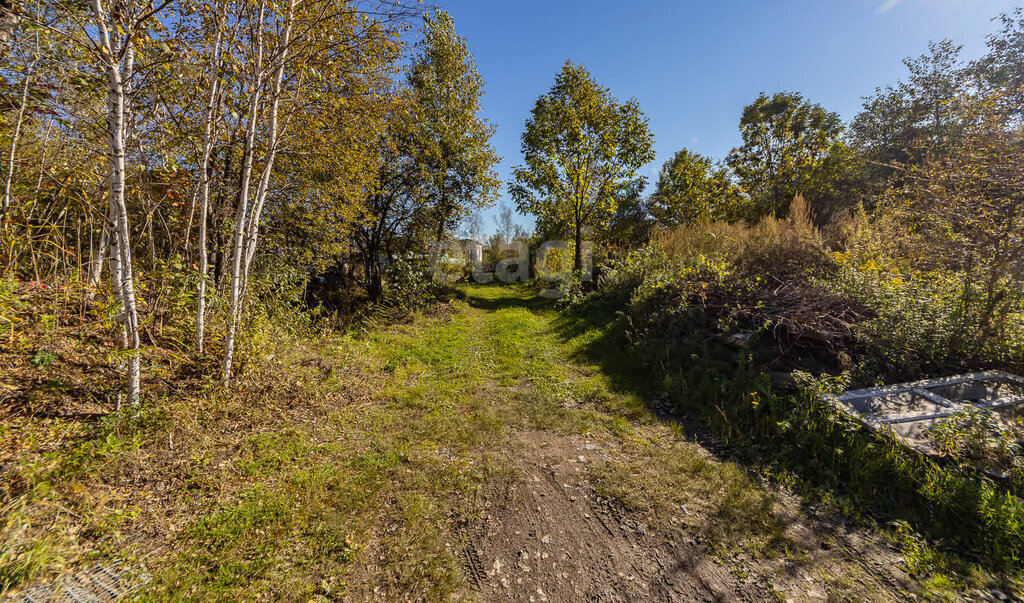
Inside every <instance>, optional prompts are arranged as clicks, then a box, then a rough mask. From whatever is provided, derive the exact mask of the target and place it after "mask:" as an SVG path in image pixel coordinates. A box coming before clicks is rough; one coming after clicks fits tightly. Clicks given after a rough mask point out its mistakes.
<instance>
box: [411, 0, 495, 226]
mask: <svg viewBox="0 0 1024 603" xmlns="http://www.w3.org/2000/svg"><path fill="white" fill-rule="evenodd" d="M418 48H419V54H418V55H417V57H416V58H415V60H414V61H413V64H412V66H411V67H410V69H409V85H410V86H411V88H412V91H413V98H414V102H415V103H416V105H417V108H418V111H419V117H420V119H421V126H420V131H419V133H418V140H417V146H418V149H417V160H418V163H419V165H420V166H421V168H422V170H423V171H424V174H423V179H424V181H425V184H426V193H427V195H428V198H429V199H430V200H431V205H432V209H433V211H432V212H431V213H432V216H433V219H434V221H435V222H436V227H435V228H436V240H441V239H443V238H444V235H445V233H446V232H448V231H449V230H450V229H452V228H454V227H455V226H457V225H458V224H459V222H460V221H461V220H462V219H463V218H465V217H466V216H467V215H468V214H470V213H471V212H472V211H473V210H474V209H477V208H482V207H486V206H487V205H488V204H490V203H491V202H492V201H493V200H494V197H495V196H496V194H497V192H498V189H499V188H500V181H499V180H498V177H497V174H496V173H495V171H494V166H495V164H497V163H498V160H499V158H498V156H497V154H496V153H495V152H494V148H493V147H492V146H491V142H490V140H491V136H492V135H493V134H494V127H493V126H492V125H491V124H490V123H488V122H487V120H485V119H483V118H482V117H480V110H481V105H480V99H481V97H482V96H483V86H484V82H483V78H481V77H480V73H479V72H478V71H477V66H476V62H475V61H474V60H473V55H472V54H470V52H469V50H468V49H467V47H466V41H465V40H464V39H463V38H461V37H460V36H459V35H458V34H457V33H456V32H455V22H454V20H453V19H452V17H451V15H449V14H448V13H446V12H444V11H437V13H435V14H434V16H432V17H431V16H427V17H426V18H425V19H424V38H423V40H422V41H421V42H420V43H419V44H418Z"/></svg>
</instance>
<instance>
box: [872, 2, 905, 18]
mask: <svg viewBox="0 0 1024 603" xmlns="http://www.w3.org/2000/svg"><path fill="white" fill-rule="evenodd" d="M902 1H903V0H885V2H883V3H882V4H881V5H880V6H879V7H878V8H876V9H875V14H876V15H882V14H885V13H887V12H889V11H891V10H892V9H894V8H896V7H897V6H899V4H900V2H902Z"/></svg>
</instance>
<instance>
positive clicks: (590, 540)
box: [464, 432, 771, 602]
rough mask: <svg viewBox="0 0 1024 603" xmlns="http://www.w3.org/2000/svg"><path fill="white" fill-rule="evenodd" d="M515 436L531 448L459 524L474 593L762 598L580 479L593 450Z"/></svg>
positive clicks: (545, 436) (546, 437)
mask: <svg viewBox="0 0 1024 603" xmlns="http://www.w3.org/2000/svg"><path fill="white" fill-rule="evenodd" d="M519 438H520V439H522V440H523V445H524V447H527V448H534V449H535V450H531V454H529V455H522V457H521V458H520V460H518V461H517V466H516V469H517V470H518V472H519V478H518V480H516V481H514V482H509V483H505V484H502V485H499V486H497V487H492V488H490V489H489V490H488V491H487V493H486V495H485V496H486V502H485V510H484V513H483V515H482V517H481V518H480V519H479V520H478V521H477V522H476V523H475V525H472V526H467V527H466V531H465V535H466V550H465V553H464V556H465V558H466V560H467V561H466V563H467V577H468V578H469V580H470V582H471V583H472V584H474V585H475V586H476V587H477V588H476V589H477V590H478V592H479V593H480V596H481V597H482V598H483V599H484V600H487V601H500V600H513V601H535V602H541V601H600V602H618V601H764V600H770V599H771V597H770V594H769V593H768V592H766V591H764V590H763V589H762V588H760V587H759V586H757V585H752V584H745V583H743V582H741V581H740V580H739V579H737V578H736V577H735V576H733V575H732V574H730V573H729V571H728V570H727V569H725V568H724V567H722V566H721V565H718V564H717V563H715V562H714V561H712V560H710V559H709V558H707V557H706V556H705V555H704V554H703V553H702V552H701V551H700V550H699V549H698V548H697V547H696V546H694V545H693V544H690V543H686V542H681V541H679V540H666V538H665V537H664V536H658V535H657V534H655V533H654V532H652V531H650V530H648V529H647V527H646V526H645V525H643V524H642V523H640V522H636V521H633V520H631V519H630V518H629V517H628V516H626V515H624V514H622V513H619V512H617V509H616V508H615V507H614V506H612V505H610V504H609V503H607V502H605V501H603V500H601V499H600V497H599V496H598V495H597V493H596V492H595V491H594V490H593V489H592V488H591V487H590V486H589V484H587V482H586V480H585V473H586V472H585V467H586V464H587V463H588V462H593V461H594V460H595V456H596V455H594V454H593V453H591V454H590V457H589V458H588V456H587V455H584V454H580V452H581V451H580V450H578V449H577V447H576V445H575V444H574V443H573V442H572V441H570V440H569V439H568V438H565V437H563V436H559V435H557V434H554V433H550V432H524V433H521V434H519ZM526 458H529V459H530V460H526ZM481 568H482V572H483V573H482V575H481Z"/></svg>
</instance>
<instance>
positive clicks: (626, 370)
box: [0, 286, 791, 601]
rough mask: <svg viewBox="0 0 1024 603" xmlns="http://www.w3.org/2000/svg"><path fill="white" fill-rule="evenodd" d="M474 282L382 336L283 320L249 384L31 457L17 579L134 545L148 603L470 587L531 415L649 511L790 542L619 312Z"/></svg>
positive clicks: (423, 595) (127, 551)
mask: <svg viewBox="0 0 1024 603" xmlns="http://www.w3.org/2000/svg"><path fill="white" fill-rule="evenodd" d="M460 297H461V299H460V300H459V301H456V302H454V303H453V308H452V311H451V312H448V313H442V314H441V315H437V314H431V313H426V314H415V315H413V316H411V317H410V318H409V319H408V320H403V321H402V322H401V323H400V324H393V325H378V326H377V327H376V328H373V329H368V330H366V331H362V332H355V331H354V332H350V333H347V334H328V335H326V336H323V337H320V338H317V339H305V340H296V339H295V338H294V337H277V338H275V337H271V336H267V337H266V338H265V339H263V340H261V342H260V349H259V351H258V352H252V353H250V355H249V357H248V358H247V359H246V366H247V368H246V373H245V374H244V375H243V378H242V380H241V381H240V384H239V386H238V388H237V389H236V390H234V391H232V392H225V391H223V390H220V389H219V388H217V387H215V386H212V385H210V386H208V387H205V388H204V387H200V388H198V389H197V391H195V392H193V393H192V395H190V396H184V395H182V396H178V397H169V398H166V399H164V400H162V401H161V402H160V403H158V404H155V405H152V406H150V407H147V408H146V409H144V410H143V411H142V412H141V413H133V412H128V411H125V412H122V413H118V414H115V415H112V416H110V417H108V418H106V419H105V420H104V421H102V422H101V423H99V424H97V425H94V426H92V427H90V428H88V429H87V430H86V431H85V433H84V437H81V438H79V439H76V440H70V441H67V442H65V443H64V445H62V446H61V447H60V448H59V449H57V450H53V451H49V452H46V453H44V454H41V455H36V456H34V457H33V456H31V455H29V454H25V455H24V456H23V457H22V458H21V459H20V460H19V463H20V464H19V470H18V479H20V480H22V481H23V486H22V487H21V488H20V489H19V494H18V496H17V500H18V501H20V504H21V505H22V507H21V508H22V510H21V511H19V513H20V515H18V517H20V519H19V520H18V521H20V523H18V522H14V523H11V525H10V526H8V527H7V528H5V531H4V532H3V534H2V537H3V539H4V541H5V542H14V541H15V540H16V539H17V540H18V542H20V543H21V544H20V545H19V547H20V548H17V549H13V548H12V549H7V550H16V551H18V553H17V556H12V555H10V554H8V555H7V556H0V580H5V581H6V582H7V583H8V584H9V585H11V586H15V585H17V584H24V583H26V582H29V581H31V580H34V579H38V578H42V577H46V576H47V575H52V574H53V573H54V572H55V571H57V570H59V569H60V568H61V567H62V566H64V565H67V566H70V567H75V566H79V565H82V564H84V563H86V562H88V560H89V559H93V558H96V557H111V556H117V557H122V558H123V557H127V558H128V559H129V560H145V562H146V564H147V566H148V568H149V570H150V571H151V573H152V574H153V575H154V580H153V582H152V583H151V584H150V585H149V587H148V589H147V591H146V592H145V593H144V594H143V595H142V598H143V599H145V600H154V601H162V600H182V599H191V600H251V599H289V600H298V599H301V600H310V599H313V600H315V599H332V598H352V599H364V598H367V597H370V596H374V593H375V592H376V593H377V595H376V596H384V597H385V598H387V599H390V600H405V599H420V600H445V599H449V598H452V597H464V596H466V595H467V594H468V589H467V585H466V579H465V577H464V576H463V573H462V569H461V564H462V561H461V557H460V552H459V551H460V549H461V546H462V542H461V540H460V538H461V537H460V536H459V530H458V526H461V525H465V524H466V523H467V522H471V521H473V520H474V519H475V518H476V517H478V516H479V515H480V514H481V512H482V508H481V504H482V497H481V493H482V492H483V491H484V490H485V488H486V487H487V485H488V484H489V483H491V482H496V481H501V480H508V479H515V466H516V459H517V455H519V454H522V451H521V450H520V449H519V447H518V445H517V444H516V441H517V440H516V434H517V432H519V431H520V430H540V431H545V432H551V433H552V434H553V435H570V436H586V437H587V438H592V439H595V440H598V441H601V442H604V443H606V444H608V445H609V447H610V448H612V449H614V450H616V451H617V454H616V455H615V456H614V457H613V458H611V459H610V460H609V461H607V462H606V463H604V464H598V463H595V464H594V465H592V466H590V471H591V473H590V475H589V478H590V480H591V482H592V484H593V485H594V487H595V488H596V489H597V491H598V492H599V493H600V494H602V495H603V496H605V497H608V498H610V499H612V500H616V501H618V502H619V503H621V504H622V506H624V507H625V508H627V509H629V510H631V511H632V512H633V513H635V514H637V515H639V516H642V517H643V518H644V519H645V520H646V521H648V522H649V523H651V524H654V525H658V526H661V527H662V528H664V529H666V530H672V529H682V530H688V531H691V532H693V533H694V534H697V535H699V536H700V538H701V539H702V542H704V543H706V544H707V546H708V547H709V548H711V549H714V550H716V551H718V552H723V551H726V552H727V551H734V550H746V551H750V552H752V553H754V554H755V555H763V556H771V555H775V554H778V553H780V552H784V551H785V550H786V549H787V547H789V546H791V545H790V543H787V542H786V541H785V537H784V535H783V532H782V526H781V524H780V520H779V518H778V517H777V515H776V511H775V508H774V507H775V499H774V496H773V495H772V494H771V493H770V492H769V491H767V490H765V489H764V488H763V487H761V486H760V485H759V484H758V483H757V482H756V481H755V480H754V479H753V478H752V477H751V476H750V475H749V474H748V473H747V472H746V471H744V470H743V469H742V468H741V467H739V466H737V465H735V464H732V463H725V462H721V461H719V460H715V459H712V458H709V457H708V456H706V455H705V454H702V453H700V452H699V451H698V449H697V447H696V446H694V445H693V444H691V443H688V442H687V441H686V439H687V438H686V435H685V433H684V432H683V431H682V430H680V429H678V428H673V427H671V426H668V425H665V424H664V423H662V422H661V421H660V420H658V419H657V418H656V417H655V416H654V415H653V414H652V413H651V412H650V411H649V410H648V408H647V405H646V403H645V400H649V399H650V398H651V396H653V395H656V394H658V393H659V392H662V391H663V390H664V383H663V382H662V381H660V380H657V379H655V380H651V379H650V375H651V374H652V370H653V368H655V367H652V366H650V365H645V364H643V362H641V361H640V360H639V359H637V358H636V357H635V356H633V355H632V354H631V351H630V349H629V347H628V346H626V345H624V343H623V341H622V339H621V337H620V333H619V331H618V328H619V327H618V325H617V324H616V323H615V321H614V320H613V318H612V316H611V315H606V314H602V313H600V312H596V313H594V314H593V315H591V316H590V317H589V318H588V319H587V320H582V319H579V318H578V317H573V316H572V315H566V314H564V313H562V312H561V311H560V310H559V309H558V308H556V307H555V306H554V305H553V303H552V302H551V301H549V300H544V299H541V298H539V297H537V295H536V290H535V289H532V288H531V287H527V286H466V287H464V288H463V289H462V290H461V295H460ZM33 428H34V427H33V425H28V426H27V427H26V426H25V425H23V426H22V429H28V430H29V431H31V430H32V429H33ZM684 507H685V508H686V509H687V511H688V512H684V511H682V509H683V508H684ZM60 508H67V509H70V510H71V511H72V512H71V513H66V514H59V513H58V514H57V515H56V519H55V520H53V523H52V524H51V525H50V526H48V527H46V526H45V524H44V523H42V522H44V521H47V519H46V518H47V517H53V514H52V511H53V510H54V509H60ZM15 523H16V524H17V525H15ZM26 524H28V525H30V526H34V528H32V529H27V528H24V525H26ZM19 526H20V527H19ZM33 529H34V530H35V531H32V530H33ZM43 534H55V535H57V536H53V537H48V538H47V539H42V538H40V536H41V535H43ZM61 534H63V535H64V536H60V535H61ZM165 535H166V536H165ZM28 542H36V543H41V544H38V545H32V546H29V545H27V544H26V543H28ZM723 554H725V553H724V552H723Z"/></svg>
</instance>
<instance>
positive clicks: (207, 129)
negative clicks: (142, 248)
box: [196, 19, 221, 354]
mask: <svg viewBox="0 0 1024 603" xmlns="http://www.w3.org/2000/svg"><path fill="white" fill-rule="evenodd" d="M216 27H217V32H216V34H215V36H214V42H213V54H212V55H211V56H210V86H209V88H208V89H207V98H206V115H205V116H204V123H203V153H202V157H200V159H199V178H200V184H199V291H198V296H197V301H196V348H197V349H198V350H199V353H200V354H202V353H203V351H204V339H205V338H204V331H205V330H206V278H207V273H208V272H209V257H208V250H207V243H206V223H207V218H208V215H209V212H210V155H211V153H212V152H213V140H214V134H215V131H214V119H215V117H216V110H217V97H218V94H219V90H218V88H219V85H220V69H221V61H220V42H221V23H220V21H219V19H218V21H217V22H216Z"/></svg>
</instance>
